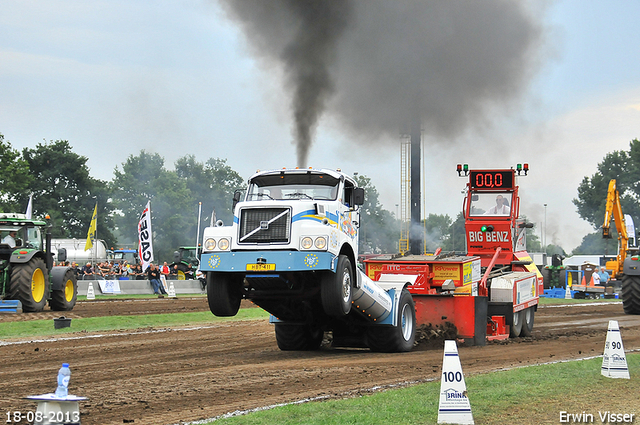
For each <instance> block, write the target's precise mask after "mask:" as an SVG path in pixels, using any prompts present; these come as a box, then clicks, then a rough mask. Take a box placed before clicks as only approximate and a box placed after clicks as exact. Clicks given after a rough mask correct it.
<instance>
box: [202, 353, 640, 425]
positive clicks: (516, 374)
mask: <svg viewBox="0 0 640 425" xmlns="http://www.w3.org/2000/svg"><path fill="white" fill-rule="evenodd" d="M627 362H628V366H629V370H630V373H631V379H630V380H628V379H611V378H605V377H603V376H602V375H601V374H600V367H601V366H602V358H594V359H589V360H581V361H573V362H566V363H556V364H547V365H540V366H530V367H524V368H519V369H513V370H508V371H501V372H494V373H489V374H482V375H475V376H467V377H465V380H466V384H467V392H468V397H469V401H470V403H471V410H472V413H473V418H474V420H475V423H476V424H491V425H507V424H509V425H511V424H559V423H562V422H560V414H561V412H566V413H565V415H568V414H574V415H583V416H582V417H583V418H587V419H589V418H590V417H589V416H588V415H592V416H593V423H608V422H602V421H601V420H600V416H599V415H600V414H602V415H605V412H611V413H620V414H627V415H631V414H634V416H633V419H634V421H633V423H640V418H639V417H640V404H639V403H638V394H640V383H639V382H638V380H637V377H638V376H637V374H638V371H639V370H640V354H628V355H627ZM439 393H440V381H439V380H438V381H437V382H436V381H434V382H428V383H425V384H419V385H414V386H411V387H407V388H402V389H395V390H389V391H384V392H376V393H374V394H371V395H366V396H363V397H358V398H350V399H346V400H329V401H315V402H310V403H304V404H293V405H286V406H281V407H275V408H273V409H270V410H265V411H260V412H255V413H250V414H247V415H243V416H236V417H230V418H220V419H218V420H216V421H214V422H209V423H211V424H214V423H215V424H217V425H218V424H220V425H221V424H225V425H226V424H229V425H232V424H243V425H267V424H269V425H270V424H274V423H278V424H282V425H288V424H292V425H293V424H301V423H304V424H312V425H328V424H368V425H375V424H380V425H387V424H435V423H437V420H438V403H439ZM567 417H568V416H565V418H567ZM636 418H639V419H636ZM616 419H617V418H616ZM575 422H577V421H574V422H571V423H575ZM567 423H569V422H567ZM616 423H620V421H618V422H616Z"/></svg>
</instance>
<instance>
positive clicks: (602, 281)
mask: <svg viewBox="0 0 640 425" xmlns="http://www.w3.org/2000/svg"><path fill="white" fill-rule="evenodd" d="M598 275H599V276H600V284H601V285H606V284H607V283H608V282H609V277H610V276H609V273H607V270H605V268H604V267H600V271H599V272H598Z"/></svg>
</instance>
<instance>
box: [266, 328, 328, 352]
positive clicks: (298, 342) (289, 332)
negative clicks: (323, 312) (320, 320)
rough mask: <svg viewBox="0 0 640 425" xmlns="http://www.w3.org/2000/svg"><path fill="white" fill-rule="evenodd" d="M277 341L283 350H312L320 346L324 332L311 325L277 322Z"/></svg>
mask: <svg viewBox="0 0 640 425" xmlns="http://www.w3.org/2000/svg"><path fill="white" fill-rule="evenodd" d="M275 327H276V342H277V343H278V348H280V349H281V350H282V351H312V350H317V349H318V348H320V344H322V338H323V337H324V332H323V331H322V330H321V329H319V328H315V327H313V326H311V325H289V324H286V323H276V324H275Z"/></svg>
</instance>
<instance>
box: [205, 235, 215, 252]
mask: <svg viewBox="0 0 640 425" xmlns="http://www.w3.org/2000/svg"><path fill="white" fill-rule="evenodd" d="M204 249H205V250H206V251H213V250H214V249H216V240H215V239H212V238H209V239H207V240H206V241H204Z"/></svg>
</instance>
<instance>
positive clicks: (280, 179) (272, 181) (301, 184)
mask: <svg viewBox="0 0 640 425" xmlns="http://www.w3.org/2000/svg"><path fill="white" fill-rule="evenodd" d="M339 183H340V180H338V179H336V178H334V177H331V176H329V175H326V174H285V173H281V174H273V175H264V176H258V177H256V178H254V179H253V180H252V181H251V182H250V183H249V188H248V190H247V201H261V200H288V199H322V200H335V199H336V198H337V196H338V186H339Z"/></svg>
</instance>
